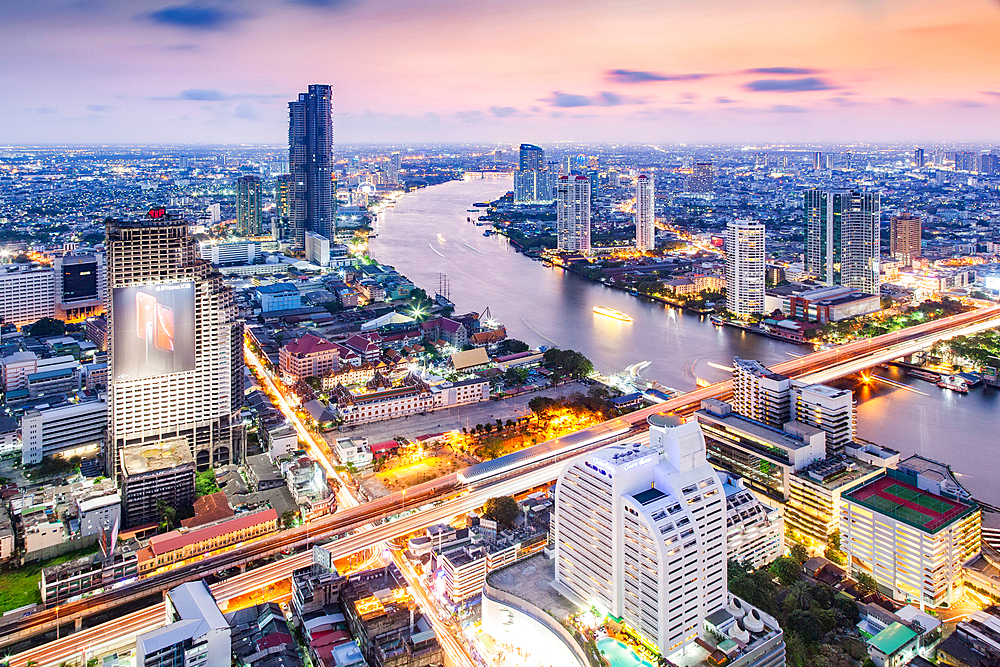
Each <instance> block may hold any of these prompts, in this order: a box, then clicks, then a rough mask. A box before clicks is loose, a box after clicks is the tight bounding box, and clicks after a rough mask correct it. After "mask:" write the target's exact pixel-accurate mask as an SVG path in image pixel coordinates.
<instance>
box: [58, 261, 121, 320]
mask: <svg viewBox="0 0 1000 667" xmlns="http://www.w3.org/2000/svg"><path fill="white" fill-rule="evenodd" d="M52 268H53V270H54V271H55V279H56V311H57V313H58V316H59V317H60V318H61V319H64V320H71V321H78V320H81V319H84V318H87V317H90V316H91V315H99V314H100V313H101V312H103V311H104V298H105V292H106V291H107V271H106V270H105V267H104V251H103V250H94V249H82V248H81V249H76V250H73V251H71V252H69V253H66V254H65V255H63V256H62V257H56V258H55V260H54V261H53V262H52Z"/></svg>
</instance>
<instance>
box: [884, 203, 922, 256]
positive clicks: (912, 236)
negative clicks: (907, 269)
mask: <svg viewBox="0 0 1000 667" xmlns="http://www.w3.org/2000/svg"><path fill="white" fill-rule="evenodd" d="M889 252H891V253H892V256H893V257H894V258H895V259H898V260H899V261H901V262H902V263H903V266H912V265H913V260H914V259H916V258H917V257H920V217H919V216H916V215H913V214H912V213H909V212H904V213H901V214H899V215H894V216H892V219H891V220H890V221H889Z"/></svg>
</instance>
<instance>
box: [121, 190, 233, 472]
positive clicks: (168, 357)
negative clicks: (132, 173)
mask: <svg viewBox="0 0 1000 667" xmlns="http://www.w3.org/2000/svg"><path fill="white" fill-rule="evenodd" d="M107 230H108V235H107V243H108V251H107V252H108V297H107V303H106V307H105V310H106V312H107V313H108V323H109V325H108V405H109V414H108V443H107V448H106V451H105V463H106V465H107V468H108V470H109V472H110V473H114V472H115V471H117V470H118V456H119V452H120V451H121V449H122V448H124V447H126V446H132V445H142V444H155V443H157V442H159V441H161V440H163V439H165V438H172V437H183V438H185V439H186V441H187V443H188V447H189V449H190V454H191V457H192V458H193V459H194V460H195V462H196V464H197V466H198V468H199V469H202V470H204V469H206V468H208V467H210V466H215V465H221V464H226V463H238V462H239V461H240V460H241V459H242V457H243V438H242V430H241V428H242V427H241V423H240V419H239V416H240V415H239V413H240V408H241V407H242V404H243V400H242V399H243V369H244V366H243V328H242V324H241V323H240V321H239V320H238V319H237V312H236V304H235V301H234V299H233V294H232V290H230V289H229V288H228V287H226V286H225V285H224V284H223V282H222V276H220V275H219V274H218V273H215V272H214V270H213V269H212V266H211V265H210V264H209V263H208V262H206V261H204V260H202V259H200V258H199V257H198V248H197V244H196V242H195V240H194V238H193V237H192V236H191V231H190V229H189V228H188V224H187V222H186V221H184V220H183V219H180V218H178V217H175V216H173V215H170V214H168V213H166V211H165V210H164V209H162V208H159V209H152V210H150V211H149V213H148V214H147V215H146V216H145V218H143V219H140V220H135V221H121V220H111V221H109V222H108V225H107Z"/></svg>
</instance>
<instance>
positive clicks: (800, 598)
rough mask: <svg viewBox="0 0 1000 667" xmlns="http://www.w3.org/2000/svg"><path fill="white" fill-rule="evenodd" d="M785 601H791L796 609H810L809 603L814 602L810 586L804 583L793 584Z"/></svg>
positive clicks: (787, 592)
mask: <svg viewBox="0 0 1000 667" xmlns="http://www.w3.org/2000/svg"><path fill="white" fill-rule="evenodd" d="M785 599H786V600H790V601H791V604H792V606H793V608H794V607H798V608H799V609H808V608H809V603H810V602H812V599H813V597H812V589H810V588H809V584H807V583H806V582H804V581H796V582H793V583H792V585H791V586H789V587H788V590H787V591H786V592H785Z"/></svg>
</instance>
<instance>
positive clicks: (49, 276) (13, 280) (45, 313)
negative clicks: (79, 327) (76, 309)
mask: <svg viewBox="0 0 1000 667" xmlns="http://www.w3.org/2000/svg"><path fill="white" fill-rule="evenodd" d="M55 316H56V274H55V270H54V269H52V268H51V267H37V266H32V265H30V264H7V265H5V266H0V318H3V321H4V323H5V324H15V325H17V326H23V325H25V324H31V323H32V322H36V321H37V320H40V319H42V318H43V317H55Z"/></svg>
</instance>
